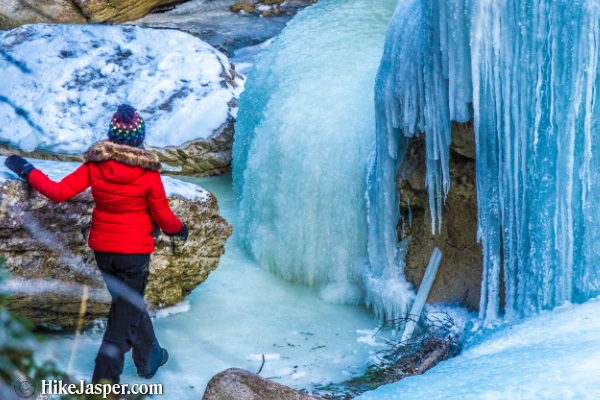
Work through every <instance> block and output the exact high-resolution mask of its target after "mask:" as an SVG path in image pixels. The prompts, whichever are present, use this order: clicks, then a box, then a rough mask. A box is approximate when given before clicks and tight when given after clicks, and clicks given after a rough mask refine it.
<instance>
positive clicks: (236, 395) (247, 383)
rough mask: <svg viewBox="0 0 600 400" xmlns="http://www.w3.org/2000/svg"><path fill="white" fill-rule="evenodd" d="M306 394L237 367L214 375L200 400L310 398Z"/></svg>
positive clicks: (291, 399)
mask: <svg viewBox="0 0 600 400" xmlns="http://www.w3.org/2000/svg"><path fill="white" fill-rule="evenodd" d="M311 399H315V397H311V396H308V395H306V394H304V393H301V392H298V391H296V390H294V389H291V388H289V387H287V386H283V385H280V384H279V383H275V382H273V381H270V380H268V379H266V378H263V377H262V376H259V375H256V374H253V373H251V372H248V371H245V370H243V369H238V368H230V369H226V370H225V371H223V372H219V373H218V374H217V375H215V376H214V377H213V378H212V379H211V380H210V382H208V386H207V387H206V391H205V392H204V396H203V397H202V400H311Z"/></svg>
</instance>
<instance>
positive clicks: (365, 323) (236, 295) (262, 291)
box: [44, 176, 383, 400]
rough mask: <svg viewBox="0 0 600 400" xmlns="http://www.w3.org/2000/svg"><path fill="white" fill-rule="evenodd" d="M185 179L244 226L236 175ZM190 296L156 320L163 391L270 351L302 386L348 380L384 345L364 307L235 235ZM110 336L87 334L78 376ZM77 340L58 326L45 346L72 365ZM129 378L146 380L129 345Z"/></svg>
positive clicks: (197, 388)
mask: <svg viewBox="0 0 600 400" xmlns="http://www.w3.org/2000/svg"><path fill="white" fill-rule="evenodd" d="M186 180H188V181H191V182H196V183H198V184H200V185H202V186H203V187H205V188H207V189H209V190H210V191H212V192H213V193H214V194H215V195H216V196H217V198H218V199H219V205H220V207H221V213H222V215H223V216H224V217H225V218H226V219H227V220H228V221H230V222H231V223H232V224H233V226H234V227H235V226H236V224H235V216H236V215H237V207H238V203H237V200H236V199H235V196H234V194H233V191H232V187H231V177H230V176H224V177H213V178H186ZM188 303H189V304H187V305H186V304H183V305H182V306H180V307H179V309H181V310H185V309H186V308H189V310H187V311H185V312H181V313H178V314H174V315H169V316H166V317H161V318H157V319H155V320H154V323H155V327H156V331H157V336H158V338H159V340H160V341H161V345H163V346H164V347H166V348H167V349H168V350H169V352H170V354H171V359H170V360H169V362H168V364H167V365H166V366H165V367H164V368H162V369H161V370H160V371H159V372H158V373H157V374H156V376H155V377H154V378H153V379H152V380H151V382H156V383H163V384H164V393H165V395H164V396H162V397H161V398H164V399H177V400H186V399H190V400H191V399H194V400H196V399H199V398H201V395H202V393H203V392H204V388H205V386H206V384H207V383H208V381H209V379H210V378H211V377H212V376H213V375H214V374H216V373H218V372H219V371H222V370H224V369H226V368H229V367H240V368H245V369H248V370H250V371H252V372H256V371H258V369H259V368H260V365H261V362H262V359H261V355H262V354H265V358H266V363H265V366H264V369H263V371H262V373H261V375H262V376H265V377H269V378H272V379H274V380H275V381H277V382H281V383H283V384H286V385H290V386H292V387H295V388H297V389H301V388H310V387H311V385H312V384H326V383H329V382H341V381H344V380H346V379H348V378H349V377H350V376H352V375H356V374H360V373H362V372H363V370H364V368H365V367H366V365H367V363H368V361H369V358H370V352H372V351H376V350H379V349H380V347H379V346H377V345H376V344H375V343H374V342H373V338H372V330H373V329H374V328H375V327H376V325H375V322H374V320H373V317H372V315H371V314H369V313H368V311H367V310H366V309H365V308H362V307H357V306H346V305H334V304H329V303H325V302H324V301H323V300H321V299H320V298H319V296H318V295H317V293H316V292H315V291H314V290H313V289H311V288H309V287H306V286H303V285H294V284H290V283H287V282H285V281H283V280H281V279H279V278H277V277H275V276H274V275H272V274H271V273H270V272H268V271H267V270H264V269H262V268H260V267H259V266H258V265H257V264H255V263H254V262H253V261H251V260H250V259H249V258H247V256H246V255H245V254H244V252H243V251H242V250H241V249H240V248H239V247H238V244H237V243H236V242H235V240H234V238H233V237H232V238H231V239H230V240H229V242H228V244H227V248H226V253H225V255H224V256H223V257H222V259H221V263H220V266H219V268H218V269H217V270H216V271H214V272H213V273H212V274H211V275H210V277H209V278H208V280H207V281H206V282H205V283H203V284H202V285H200V286H199V287H198V288H197V289H196V290H195V291H194V292H193V293H192V294H191V295H190V296H189V297H188ZM188 306H189V307H188ZM101 337H102V333H101V332H89V331H88V332H86V333H85V334H84V335H83V336H82V338H81V340H80V343H79V348H78V351H77V354H76V360H75V364H74V371H73V372H74V374H75V375H76V376H77V377H79V378H81V379H86V380H89V379H90V378H91V375H92V370H93V367H94V358H95V356H96V351H97V350H98V347H99V346H100V341H101ZM377 341H378V342H382V341H383V340H382V338H379V337H377ZM73 343H74V335H73V334H64V333H63V334H50V335H49V342H48V343H47V344H46V345H45V346H44V349H45V350H46V351H48V352H49V353H48V354H47V355H49V356H51V358H52V359H55V360H56V361H57V362H58V363H59V364H60V365H61V367H63V368H65V369H66V367H67V363H68V360H69V356H70V352H71V349H72V348H73ZM121 381H122V382H123V383H138V382H144V381H143V380H141V379H140V378H138V377H137V375H136V371H135V366H134V365H133V362H132V361H131V357H130V354H128V355H127V356H126V364H125V370H124V372H123V375H122V377H121Z"/></svg>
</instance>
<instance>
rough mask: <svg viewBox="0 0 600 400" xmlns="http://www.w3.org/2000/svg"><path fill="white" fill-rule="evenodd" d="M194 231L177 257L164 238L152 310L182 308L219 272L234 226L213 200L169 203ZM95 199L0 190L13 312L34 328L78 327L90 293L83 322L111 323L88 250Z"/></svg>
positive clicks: (1, 246)
mask: <svg viewBox="0 0 600 400" xmlns="http://www.w3.org/2000/svg"><path fill="white" fill-rule="evenodd" d="M169 202H170V205H171V207H172V209H173V211H174V212H175V214H176V215H178V216H179V217H180V218H181V219H182V220H183V221H186V223H187V224H188V226H189V229H190V232H191V234H190V238H189V240H188V241H187V242H186V243H185V244H183V243H182V242H181V241H179V240H178V239H176V248H175V252H173V249H172V247H171V242H170V241H169V240H168V238H167V237H165V236H164V235H163V236H161V238H159V239H157V241H156V252H155V253H154V255H153V256H152V261H151V264H150V278H149V281H148V287H147V290H146V300H147V302H148V303H149V305H150V308H151V309H152V308H163V307H167V306H172V305H175V304H177V303H179V302H181V301H182V300H183V299H184V298H185V297H186V296H187V295H188V294H189V293H190V292H191V291H192V290H193V289H194V288H195V287H196V286H198V285H199V284H200V283H202V282H204V281H205V280H206V278H207V277H208V275H209V274H210V273H211V272H212V271H213V270H214V269H215V268H217V266H218V263H219V259H220V256H221V255H222V254H223V252H224V245H225V242H226V240H227V238H228V237H229V236H230V235H231V232H232V228H231V226H230V225H229V224H228V223H227V222H226V221H225V220H224V219H223V218H222V217H220V216H219V208H218V205H217V201H216V199H215V197H214V196H212V194H210V193H208V192H206V196H202V197H198V198H196V199H195V200H188V199H186V198H183V197H181V196H169ZM92 208H93V199H92V196H91V194H90V192H89V191H87V192H84V193H82V194H81V195H79V196H77V197H75V198H74V199H72V200H70V201H67V202H64V203H53V202H51V201H49V200H47V199H46V198H44V197H43V196H41V195H39V194H37V193H36V192H35V191H34V190H33V189H31V188H30V187H29V185H27V184H26V183H25V182H23V181H19V180H8V181H6V182H4V183H2V184H0V255H1V256H3V257H4V258H5V259H6V268H7V269H8V270H9V271H10V272H11V274H12V275H13V277H14V278H11V279H10V280H8V281H7V289H8V290H9V291H10V292H11V293H12V294H11V297H10V299H9V302H8V307H9V308H10V309H11V310H13V311H15V312H16V313H18V314H20V315H23V316H25V317H27V318H29V319H31V320H32V321H33V322H34V323H36V324H49V325H54V326H60V327H74V326H76V324H77V322H78V320H79V313H80V307H81V298H82V294H83V292H84V287H87V289H86V290H87V292H88V297H89V298H88V300H87V304H86V305H87V310H86V313H85V316H84V321H85V322H89V321H92V320H94V319H96V318H101V317H104V316H106V314H107V313H108V309H109V305H110V296H109V295H108V292H107V291H106V288H105V286H104V283H103V280H102V277H101V275H100V273H99V271H98V268H97V267H96V265H95V262H94V256H93V252H92V251H91V250H90V249H89V248H88V246H87V236H88V233H89V229H90V219H91V212H92Z"/></svg>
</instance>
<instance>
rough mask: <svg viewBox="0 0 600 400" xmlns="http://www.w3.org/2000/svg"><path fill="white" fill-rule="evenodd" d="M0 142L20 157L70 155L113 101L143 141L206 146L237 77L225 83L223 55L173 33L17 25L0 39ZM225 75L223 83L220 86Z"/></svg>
mask: <svg viewBox="0 0 600 400" xmlns="http://www.w3.org/2000/svg"><path fill="white" fill-rule="evenodd" d="M0 47H1V48H2V49H3V51H5V52H6V54H7V55H8V56H10V57H12V58H13V59H14V60H17V61H18V62H19V63H21V64H22V65H24V66H25V69H23V68H19V67H18V66H17V65H15V64H14V63H11V62H9V61H8V60H7V59H6V58H4V57H3V58H0V71H1V72H2V80H0V95H3V96H6V97H7V98H9V99H11V101H13V102H14V103H15V104H16V105H17V106H18V107H21V108H22V109H23V110H25V111H26V112H27V113H28V116H29V118H30V119H31V122H33V123H34V124H36V125H38V126H39V127H40V130H41V131H38V130H36V129H34V128H32V127H31V126H30V125H28V124H27V122H26V120H25V119H24V118H22V117H21V116H19V115H17V114H16V113H15V112H14V110H13V109H12V108H11V107H9V106H8V105H7V104H4V103H0V124H1V126H2V127H3V129H2V131H0V141H2V142H7V143H9V144H11V145H13V146H18V147H20V148H22V149H23V150H24V151H32V150H34V149H36V148H37V149H41V150H45V151H48V152H52V153H68V154H76V153H81V152H83V151H84V150H86V149H87V148H88V147H89V146H90V145H91V144H93V143H95V142H97V141H99V140H101V139H103V138H104V137H105V136H106V132H107V130H108V122H109V121H110V118H111V116H112V113H113V112H114V111H115V109H116V107H117V106H118V105H119V104H121V103H129V104H132V105H133V106H134V107H136V108H137V109H138V111H139V112H140V114H141V115H142V117H143V118H144V119H145V121H146V129H147V133H146V143H147V144H148V145H149V146H152V147H158V148H163V147H166V146H178V145H181V144H184V143H186V142H189V141H192V140H197V139H206V138H208V137H209V136H210V135H211V134H212V133H213V132H214V131H215V130H216V129H218V128H219V127H220V126H221V125H223V124H224V123H225V122H226V120H227V118H228V117H230V116H234V115H235V113H236V112H237V108H236V107H232V106H231V105H232V104H233V103H235V102H232V100H233V99H235V98H237V96H238V95H239V93H241V91H242V90H243V80H241V79H239V78H238V79H235V83H236V84H237V85H238V86H237V87H235V88H234V87H233V86H232V85H231V84H230V83H231V75H230V72H229V68H230V64H229V60H228V59H227V57H226V56H225V55H223V54H222V53H220V52H219V51H217V50H216V49H214V48H213V47H211V46H210V45H208V44H207V43H205V42H203V41H202V40H200V39H198V38H196V37H193V36H191V35H188V34H186V33H183V32H179V31H176V30H156V29H145V28H139V27H133V26H102V25H92V26H90V25H43V24H39V25H27V26H22V27H20V28H17V29H14V30H12V31H7V32H4V33H2V34H0ZM225 77H227V79H225Z"/></svg>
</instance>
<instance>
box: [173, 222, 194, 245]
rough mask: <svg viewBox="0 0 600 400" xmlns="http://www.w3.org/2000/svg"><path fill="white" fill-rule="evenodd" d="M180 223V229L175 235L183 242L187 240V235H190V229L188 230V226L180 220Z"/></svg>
mask: <svg viewBox="0 0 600 400" xmlns="http://www.w3.org/2000/svg"><path fill="white" fill-rule="evenodd" d="M181 225H182V226H181V230H180V231H179V232H177V233H176V234H175V236H177V237H178V238H179V239H181V240H183V241H184V242H185V241H187V240H188V237H190V231H189V230H188V227H187V225H186V224H185V222H182V223H181Z"/></svg>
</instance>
